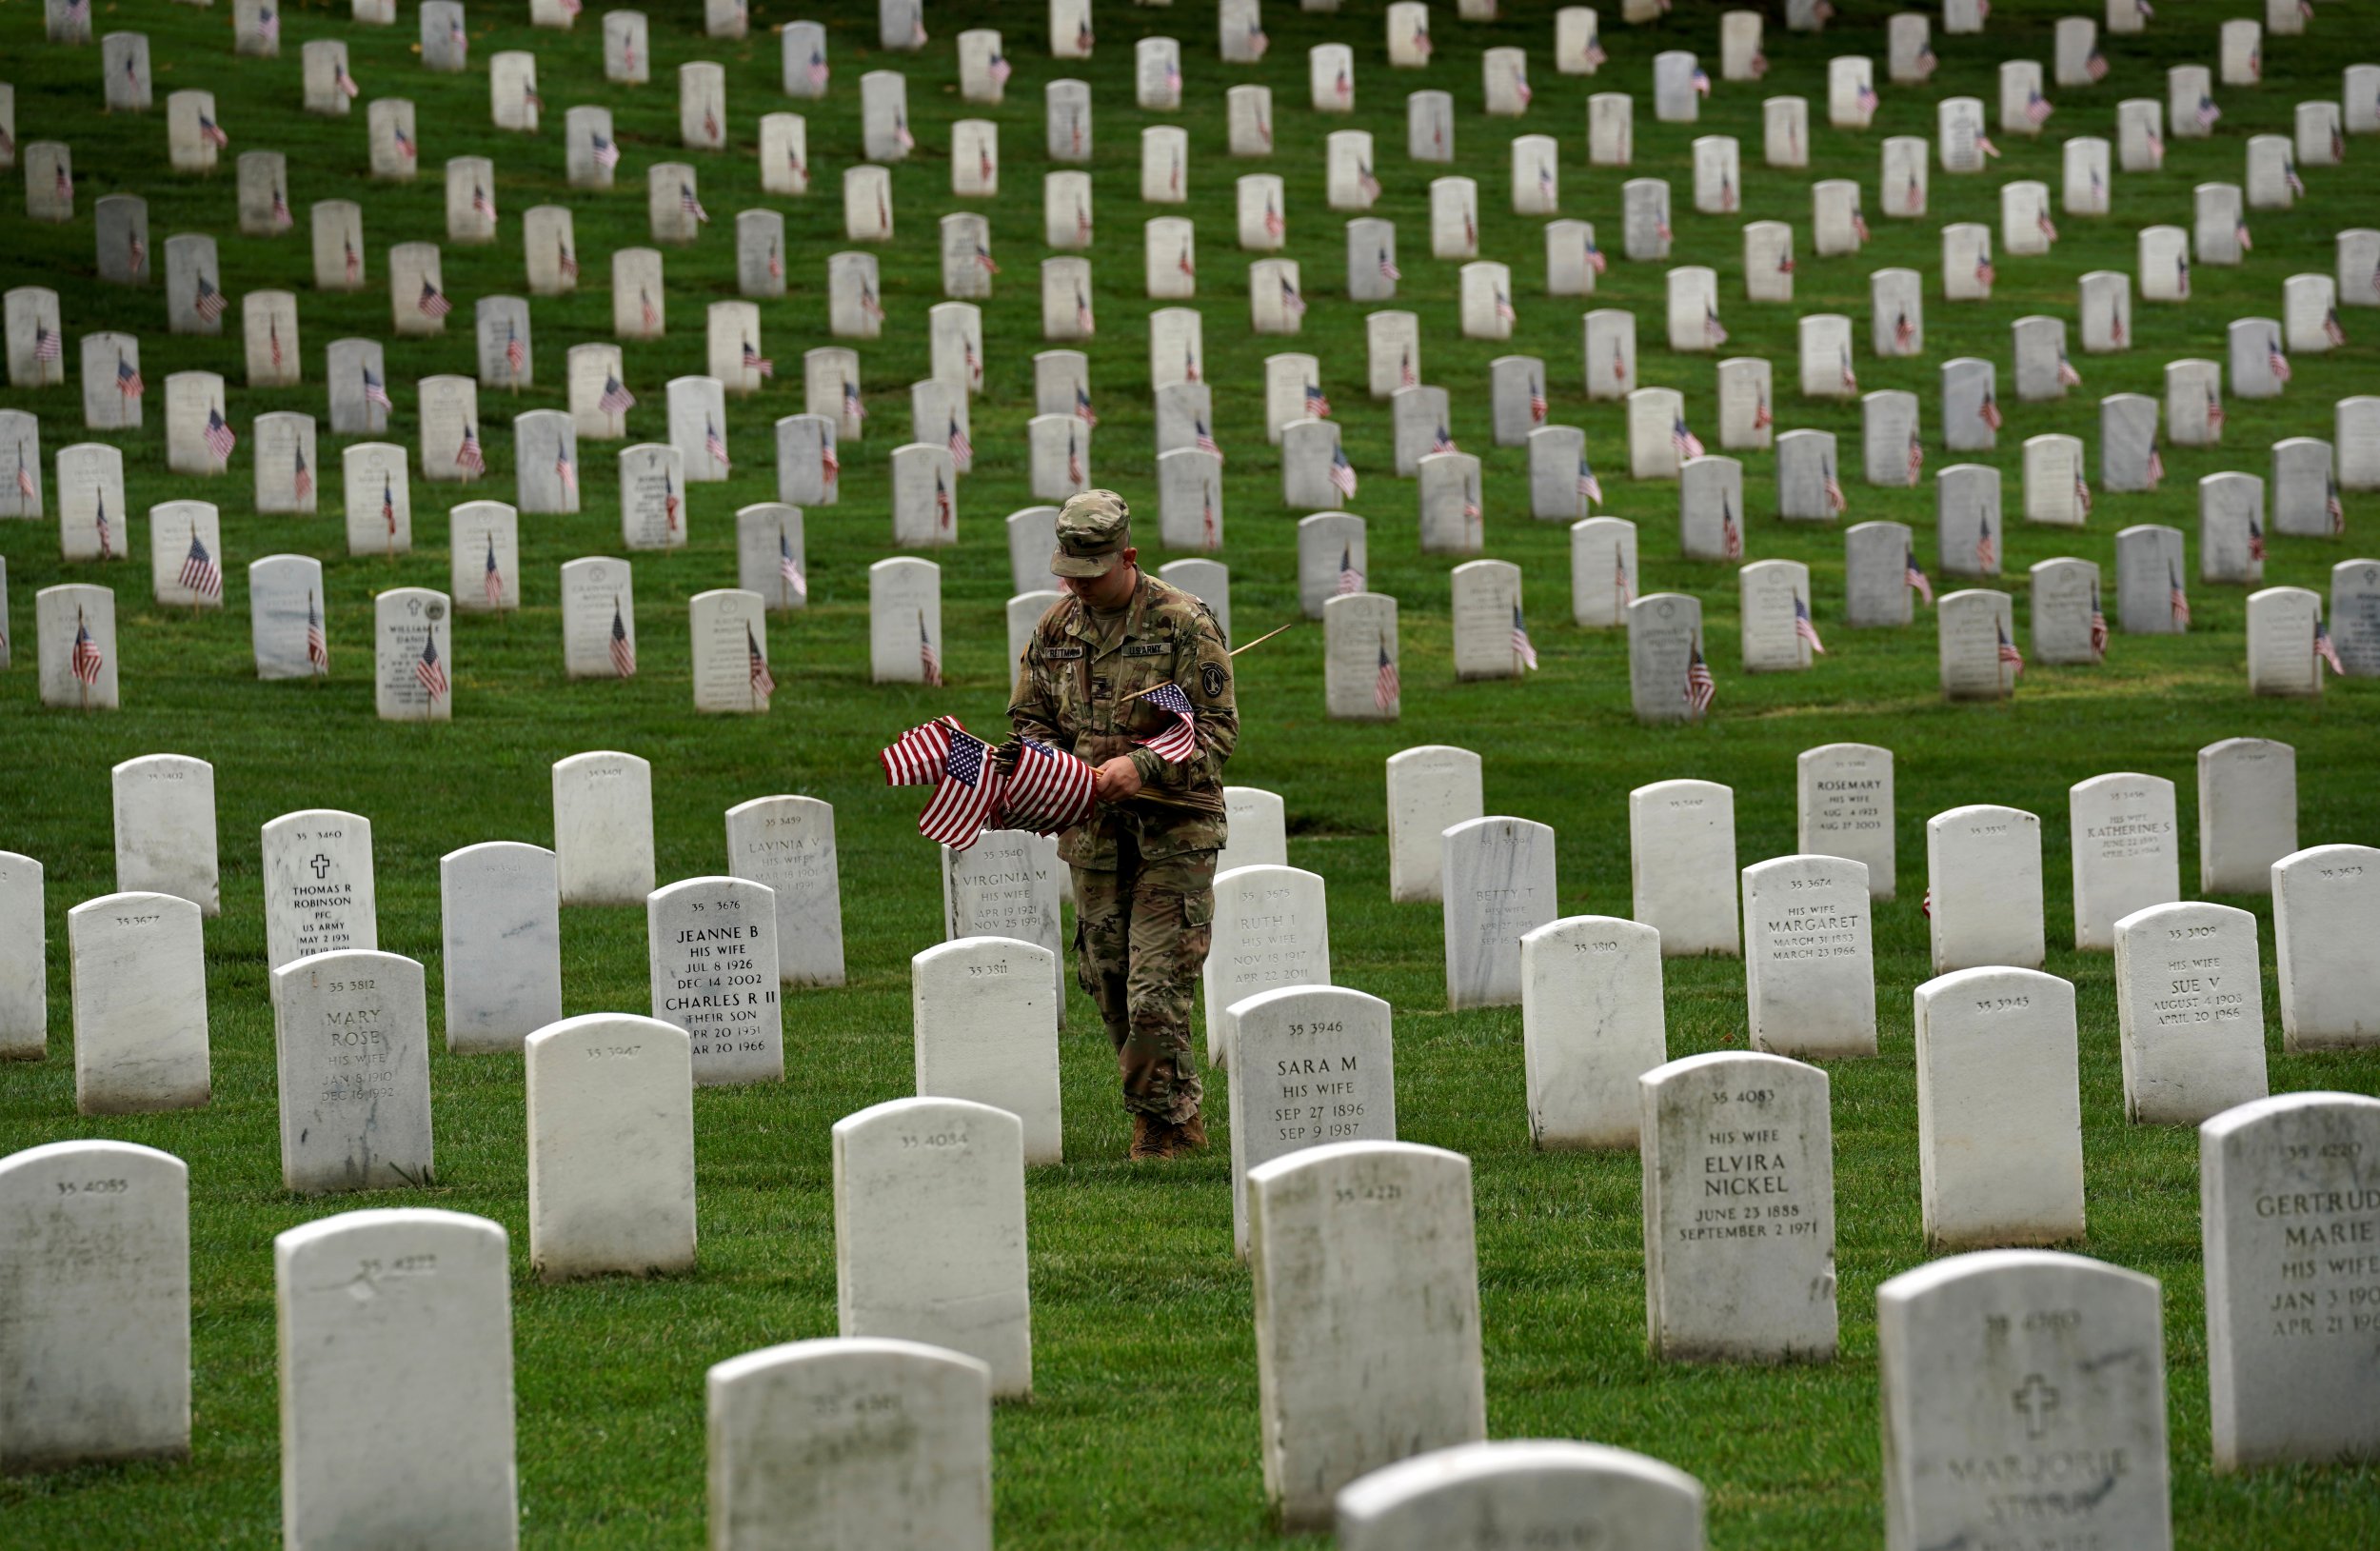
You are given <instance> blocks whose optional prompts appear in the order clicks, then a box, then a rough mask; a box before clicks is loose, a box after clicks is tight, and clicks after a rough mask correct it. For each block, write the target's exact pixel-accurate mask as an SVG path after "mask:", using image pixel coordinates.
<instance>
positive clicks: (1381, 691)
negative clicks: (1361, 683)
mask: <svg viewBox="0 0 2380 1551" xmlns="http://www.w3.org/2000/svg"><path fill="white" fill-rule="evenodd" d="M1379 652H1380V666H1379V668H1378V671H1377V672H1375V673H1374V674H1373V675H1372V704H1373V705H1374V706H1377V707H1378V708H1379V709H1380V710H1383V711H1389V710H1394V709H1396V708H1397V699H1398V696H1399V695H1400V694H1402V693H1403V692H1404V686H1402V685H1401V684H1399V683H1398V678H1397V659H1395V658H1394V657H1391V656H1390V655H1389V654H1388V637H1386V636H1382V637H1380V641H1379Z"/></svg>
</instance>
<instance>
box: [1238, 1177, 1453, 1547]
mask: <svg viewBox="0 0 2380 1551" xmlns="http://www.w3.org/2000/svg"><path fill="white" fill-rule="evenodd" d="M1247 1189H1248V1221H1249V1262H1250V1265H1251V1268H1252V1270H1253V1272H1254V1282H1255V1305H1256V1342H1257V1385H1258V1406H1259V1412H1260V1420H1261V1436H1262V1438H1263V1440H1264V1449H1263V1459H1264V1488H1265V1496H1266V1497H1267V1498H1268V1499H1269V1500H1270V1501H1272V1503H1273V1504H1274V1506H1275V1509H1276V1511H1277V1512H1278V1513H1279V1519H1280V1521H1281V1523H1282V1526H1283V1527H1284V1528H1286V1529H1288V1530H1292V1531H1298V1530H1307V1529H1318V1528H1320V1527H1322V1526H1324V1525H1326V1524H1328V1523H1329V1521H1330V1510H1331V1501H1332V1499H1333V1497H1334V1496H1335V1495H1336V1494H1337V1493H1338V1491H1339V1488H1340V1487H1342V1486H1344V1485H1346V1484H1347V1483H1348V1482H1349V1481H1354V1480H1355V1479H1356V1478H1358V1477H1359V1476H1361V1475H1363V1474H1365V1473H1366V1472H1367V1471H1371V1470H1376V1469H1378V1468H1379V1467H1380V1466H1381V1465H1385V1464H1392V1463H1394V1462H1397V1461H1398V1460H1401V1459H1406V1458H1409V1457H1411V1456H1413V1455H1415V1454H1418V1453H1421V1452H1423V1451H1425V1450H1428V1449H1432V1448H1437V1447H1442V1446H1445V1445H1447V1444H1452V1443H1463V1442H1478V1441H1479V1440H1480V1439H1482V1438H1483V1437H1484V1436H1485V1435H1486V1431H1487V1406H1486V1393H1485V1382H1484V1378H1483V1371H1482V1363H1481V1358H1480V1348H1479V1320H1478V1297H1479V1295H1478V1251H1477V1248H1476V1246H1475V1244H1474V1242H1473V1228H1472V1196H1471V1163H1470V1161H1469V1160H1468V1159H1466V1158H1464V1157H1462V1156H1461V1155H1460V1154H1458V1153H1451V1152H1443V1151H1440V1150H1439V1149H1438V1148H1436V1147H1421V1146H1416V1145H1413V1144H1412V1143H1401V1142H1340V1143H1326V1144H1325V1145H1323V1146H1319V1147H1309V1148H1305V1149H1303V1150H1301V1151H1298V1152H1294V1153H1291V1154H1289V1155H1288V1156H1286V1157H1282V1158H1277V1159H1275V1160H1274V1161H1273V1162H1271V1163H1262V1164H1259V1165H1258V1166H1257V1167H1256V1168H1254V1169H1251V1170H1250V1171H1249V1173H1248V1179H1247Z"/></svg>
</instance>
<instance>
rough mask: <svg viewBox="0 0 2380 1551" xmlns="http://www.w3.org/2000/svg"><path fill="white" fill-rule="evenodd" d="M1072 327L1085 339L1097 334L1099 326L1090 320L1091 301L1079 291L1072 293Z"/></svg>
mask: <svg viewBox="0 0 2380 1551" xmlns="http://www.w3.org/2000/svg"><path fill="white" fill-rule="evenodd" d="M1074 326H1075V327H1076V328H1079V329H1081V331H1082V335H1083V337H1084V338H1085V339H1087V338H1089V337H1090V336H1091V335H1093V334H1096V333H1098V332H1099V325H1098V324H1096V323H1094V322H1093V321H1092V319H1091V299H1090V298H1089V297H1088V296H1085V295H1083V294H1082V292H1081V290H1080V289H1078V290H1076V292H1075V293H1074Z"/></svg>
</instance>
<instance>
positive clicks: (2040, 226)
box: [2033, 205, 2057, 242]
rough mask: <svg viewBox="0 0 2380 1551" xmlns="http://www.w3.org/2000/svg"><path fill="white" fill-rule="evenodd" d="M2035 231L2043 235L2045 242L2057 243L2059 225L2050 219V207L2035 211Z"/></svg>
mask: <svg viewBox="0 0 2380 1551" xmlns="http://www.w3.org/2000/svg"><path fill="white" fill-rule="evenodd" d="M2033 229H2035V230H2037V231H2039V232H2040V233H2041V236H2042V239H2043V240H2044V241H2046V242H2055V241H2057V223H2056V222H2055V221H2053V220H2051V219H2050V210H2049V207H2048V206H2046V205H2045V206H2043V207H2041V208H2040V209H2036V210H2034V211H2033Z"/></svg>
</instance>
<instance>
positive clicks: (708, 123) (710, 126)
mask: <svg viewBox="0 0 2380 1551" xmlns="http://www.w3.org/2000/svg"><path fill="white" fill-rule="evenodd" d="M703 138H704V140H706V141H708V142H710V143H711V144H712V145H717V144H718V143H719V112H718V109H715V108H714V107H713V106H712V105H711V104H709V103H704V105H703Z"/></svg>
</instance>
